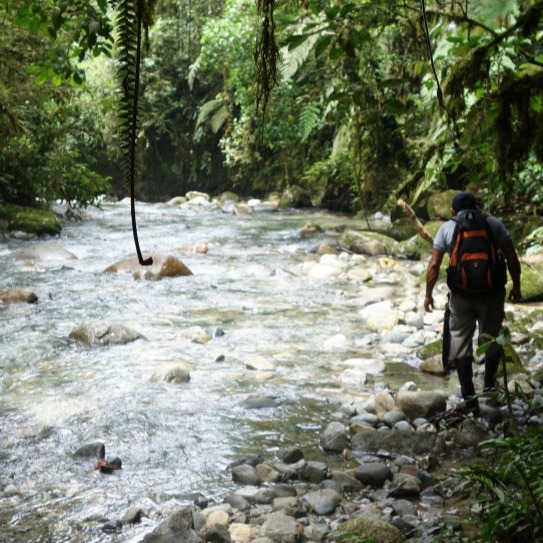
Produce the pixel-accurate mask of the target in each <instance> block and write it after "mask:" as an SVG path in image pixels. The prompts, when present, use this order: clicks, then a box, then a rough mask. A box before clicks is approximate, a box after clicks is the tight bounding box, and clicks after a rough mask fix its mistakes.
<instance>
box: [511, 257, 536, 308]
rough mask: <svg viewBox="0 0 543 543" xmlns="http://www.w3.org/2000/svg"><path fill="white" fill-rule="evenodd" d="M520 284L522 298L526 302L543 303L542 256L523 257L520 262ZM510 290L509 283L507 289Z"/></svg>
mask: <svg viewBox="0 0 543 543" xmlns="http://www.w3.org/2000/svg"><path fill="white" fill-rule="evenodd" d="M520 284H521V291H522V297H523V299H524V300H526V301H543V256H542V255H540V258H535V255H534V256H533V257H531V258H530V257H525V258H523V259H522V262H521V276H520ZM510 288H511V281H509V284H508V285H507V289H508V290H509V289H510Z"/></svg>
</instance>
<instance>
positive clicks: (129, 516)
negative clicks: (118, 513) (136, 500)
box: [121, 507, 145, 524]
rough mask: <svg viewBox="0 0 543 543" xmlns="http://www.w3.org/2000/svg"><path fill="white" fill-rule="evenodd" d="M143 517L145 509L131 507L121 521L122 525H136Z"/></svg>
mask: <svg viewBox="0 0 543 543" xmlns="http://www.w3.org/2000/svg"><path fill="white" fill-rule="evenodd" d="M144 515H145V509H144V508H143V507H131V508H130V509H129V510H128V511H127V512H126V513H125V514H124V515H123V518H122V519H121V522H122V523H123V524H137V523H138V522H140V521H141V518H142V517H143V516H144Z"/></svg>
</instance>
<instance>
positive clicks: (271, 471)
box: [256, 462, 281, 483]
mask: <svg viewBox="0 0 543 543" xmlns="http://www.w3.org/2000/svg"><path fill="white" fill-rule="evenodd" d="M256 474H257V475H258V476H259V477H260V479H261V480H262V481H264V482H266V483H275V482H277V481H279V480H280V479H281V473H280V472H279V471H277V470H276V469H275V468H274V467H273V466H270V465H269V464H267V463H265V462H264V463H263V464H258V465H257V466H256Z"/></svg>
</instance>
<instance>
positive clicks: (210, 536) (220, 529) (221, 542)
mask: <svg viewBox="0 0 543 543" xmlns="http://www.w3.org/2000/svg"><path fill="white" fill-rule="evenodd" d="M205 541H206V542H207V541H209V543H231V541H232V537H231V535H230V532H229V531H228V528H227V527H226V526H223V525H222V524H213V525H212V526H208V527H207V528H206V529H205Z"/></svg>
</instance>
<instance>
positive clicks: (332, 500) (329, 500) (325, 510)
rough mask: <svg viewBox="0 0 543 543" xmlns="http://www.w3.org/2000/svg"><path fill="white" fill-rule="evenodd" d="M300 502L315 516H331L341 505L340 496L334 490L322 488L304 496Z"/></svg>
mask: <svg viewBox="0 0 543 543" xmlns="http://www.w3.org/2000/svg"><path fill="white" fill-rule="evenodd" d="M302 501H303V502H304V503H305V504H306V507H307V508H308V509H309V510H310V511H313V512H314V513H316V514H317V515H331V514H332V513H333V512H334V511H335V510H336V507H337V506H338V505H339V504H340V503H341V494H340V493H339V492H337V491H335V490H332V489H329V488H324V489H319V490H314V491H313V492H308V493H307V494H304V495H303V496H302Z"/></svg>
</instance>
